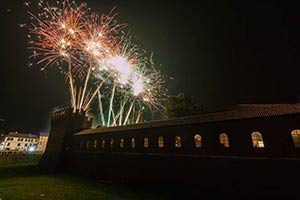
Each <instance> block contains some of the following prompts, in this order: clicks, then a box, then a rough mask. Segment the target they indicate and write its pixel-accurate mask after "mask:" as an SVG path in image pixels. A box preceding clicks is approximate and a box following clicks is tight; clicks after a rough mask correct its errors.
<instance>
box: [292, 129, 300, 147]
mask: <svg viewBox="0 0 300 200" xmlns="http://www.w3.org/2000/svg"><path fill="white" fill-rule="evenodd" d="M291 134H292V138H293V142H294V145H295V147H300V130H293V131H292V133H291Z"/></svg>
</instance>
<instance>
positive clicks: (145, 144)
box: [144, 137, 149, 148]
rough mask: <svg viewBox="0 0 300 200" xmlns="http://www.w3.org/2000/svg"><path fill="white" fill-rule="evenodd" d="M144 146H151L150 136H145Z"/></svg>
mask: <svg viewBox="0 0 300 200" xmlns="http://www.w3.org/2000/svg"><path fill="white" fill-rule="evenodd" d="M144 147H145V148H148V147H149V138H147V137H145V138H144Z"/></svg>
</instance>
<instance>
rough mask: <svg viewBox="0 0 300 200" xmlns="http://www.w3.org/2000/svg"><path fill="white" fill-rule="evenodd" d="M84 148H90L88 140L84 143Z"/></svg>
mask: <svg viewBox="0 0 300 200" xmlns="http://www.w3.org/2000/svg"><path fill="white" fill-rule="evenodd" d="M86 148H90V141H89V140H88V141H87V142H86Z"/></svg>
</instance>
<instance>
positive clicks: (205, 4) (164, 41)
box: [0, 0, 300, 132]
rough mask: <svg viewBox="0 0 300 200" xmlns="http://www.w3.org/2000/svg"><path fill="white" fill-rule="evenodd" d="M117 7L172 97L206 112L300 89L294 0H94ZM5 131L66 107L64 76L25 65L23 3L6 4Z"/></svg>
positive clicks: (0, 71) (293, 94)
mask: <svg viewBox="0 0 300 200" xmlns="http://www.w3.org/2000/svg"><path fill="white" fill-rule="evenodd" d="M87 2H88V4H89V6H90V7H91V8H92V10H93V11H95V12H108V11H109V10H110V9H112V8H113V7H114V6H116V7H117V9H118V11H119V16H118V17H117V19H118V20H119V21H120V22H127V23H128V24H129V27H130V29H131V31H132V33H133V34H134V35H136V36H137V38H138V40H139V42H140V44H141V46H142V47H143V48H144V49H146V50H147V51H149V52H154V58H155V60H156V62H157V63H159V64H161V65H162V66H161V72H162V73H163V74H165V75H169V76H171V77H173V78H174V80H169V81H167V85H166V87H168V89H169V94H171V95H173V94H176V93H178V92H184V93H187V94H188V95H189V96H191V97H193V98H194V99H196V100H197V101H198V102H199V103H200V104H201V105H204V106H205V107H206V108H207V109H208V110H209V111H215V110H219V109H223V108H226V107H228V106H231V105H234V104H238V103H296V102H298V99H299V97H298V95H299V94H300V83H299V75H300V74H299V72H300V70H299V68H300V56H299V54H300V39H299V37H300V29H299V27H300V12H299V9H300V7H299V5H298V4H297V3H296V2H297V1H263V0H261V1H253V0H252V1H223V0H222V1H212V0H210V1H200V2H197V3H196V1H195V0H193V1H191V0H190V1H188V0H184V1H182V0H163V1H162V0H151V1H150V0H148V1H146V0H143V1H141V0H119V1H117V0H101V1H100V0H99V1H98V0H97V1H95V0H94V1H92V0H89V1H87ZM0 5H1V7H0V8H1V13H0V14H1V17H0V21H1V22H0V23H1V45H2V49H1V52H2V53H1V66H0V84H1V86H0V94H1V95H0V119H1V118H3V119H5V122H4V123H3V122H0V129H3V128H5V129H6V130H7V131H9V130H17V131H25V132H26V131H32V132H34V131H40V130H44V129H45V127H46V124H47V120H48V118H49V114H50V112H51V111H52V110H53V109H54V108H55V107H56V106H62V105H67V104H68V98H67V95H68V90H67V87H66V84H65V83H64V81H65V80H64V77H63V76H62V75H60V74H59V73H58V72H57V71H56V70H55V69H50V70H49V71H48V73H47V74H43V73H41V72H40V71H39V67H38V66H36V67H33V68H30V69H29V68H28V67H27V62H28V60H27V57H28V56H29V51H28V50H27V38H26V35H27V33H26V29H20V28H19V27H18V24H20V23H24V22H26V21H28V17H27V16H26V14H25V9H24V6H23V5H22V1H21V0H2V1H1V3H0Z"/></svg>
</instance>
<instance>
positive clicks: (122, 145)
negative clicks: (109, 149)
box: [120, 138, 125, 148]
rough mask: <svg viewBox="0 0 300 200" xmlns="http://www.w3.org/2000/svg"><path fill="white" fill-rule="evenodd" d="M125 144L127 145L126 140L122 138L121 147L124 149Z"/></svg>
mask: <svg viewBox="0 0 300 200" xmlns="http://www.w3.org/2000/svg"><path fill="white" fill-rule="evenodd" d="M124 143H125V140H124V138H121V140H120V147H121V148H124V146H125V145H124Z"/></svg>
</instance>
